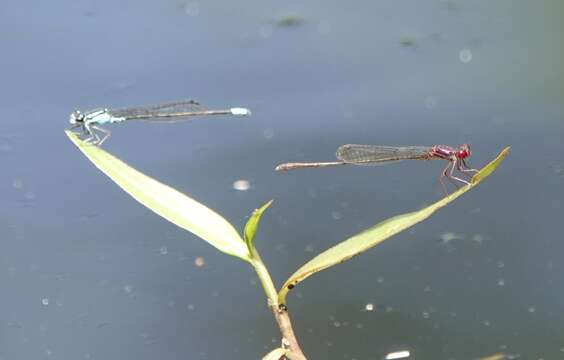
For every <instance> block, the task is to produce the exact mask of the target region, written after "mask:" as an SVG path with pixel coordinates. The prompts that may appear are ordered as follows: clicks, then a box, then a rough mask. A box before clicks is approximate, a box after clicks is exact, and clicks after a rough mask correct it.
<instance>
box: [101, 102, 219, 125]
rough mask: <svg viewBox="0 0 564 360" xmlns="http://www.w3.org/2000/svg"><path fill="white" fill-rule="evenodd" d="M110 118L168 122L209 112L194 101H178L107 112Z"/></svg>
mask: <svg viewBox="0 0 564 360" xmlns="http://www.w3.org/2000/svg"><path fill="white" fill-rule="evenodd" d="M109 113H110V115H111V116H112V117H115V118H125V119H127V120H132V119H141V120H142V119H159V118H162V119H164V120H168V121H170V119H167V118H174V117H183V116H197V115H208V113H209V110H208V109H206V108H205V107H203V106H202V105H201V104H200V103H199V102H197V101H195V100H180V101H174V102H169V103H164V104H159V105H148V106H138V107H130V108H125V109H112V110H109Z"/></svg>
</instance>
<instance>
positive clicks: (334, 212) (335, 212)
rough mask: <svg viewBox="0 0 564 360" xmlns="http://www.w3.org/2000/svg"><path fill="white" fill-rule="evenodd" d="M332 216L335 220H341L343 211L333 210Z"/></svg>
mask: <svg viewBox="0 0 564 360" xmlns="http://www.w3.org/2000/svg"><path fill="white" fill-rule="evenodd" d="M331 217H332V218H333V220H341V219H342V218H343V215H341V213H340V212H338V211H333V212H332V213H331Z"/></svg>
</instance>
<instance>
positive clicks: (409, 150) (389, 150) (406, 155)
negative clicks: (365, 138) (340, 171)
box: [336, 144, 432, 165]
mask: <svg viewBox="0 0 564 360" xmlns="http://www.w3.org/2000/svg"><path fill="white" fill-rule="evenodd" d="M431 150H432V147H430V146H383V145H357V144H347V145H342V146H340V147H339V148H338V149H337V154H336V155H337V159H339V160H341V161H343V162H345V163H349V164H354V165H381V164H388V163H390V162H396V161H401V160H409V159H414V160H416V159H417V160H419V159H428V158H429V154H430V152H431Z"/></svg>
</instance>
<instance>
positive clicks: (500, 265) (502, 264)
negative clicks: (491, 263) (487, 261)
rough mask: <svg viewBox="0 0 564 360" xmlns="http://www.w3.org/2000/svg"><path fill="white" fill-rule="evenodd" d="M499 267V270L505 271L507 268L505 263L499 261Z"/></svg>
mask: <svg viewBox="0 0 564 360" xmlns="http://www.w3.org/2000/svg"><path fill="white" fill-rule="evenodd" d="M497 267H498V269H503V268H504V267H505V263H504V262H503V261H498V262H497Z"/></svg>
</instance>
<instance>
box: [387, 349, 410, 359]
mask: <svg viewBox="0 0 564 360" xmlns="http://www.w3.org/2000/svg"><path fill="white" fill-rule="evenodd" d="M410 356H411V353H410V352H409V350H402V351H394V352H392V353H389V354H388V355H386V360H394V359H406V358H408V357H410Z"/></svg>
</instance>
